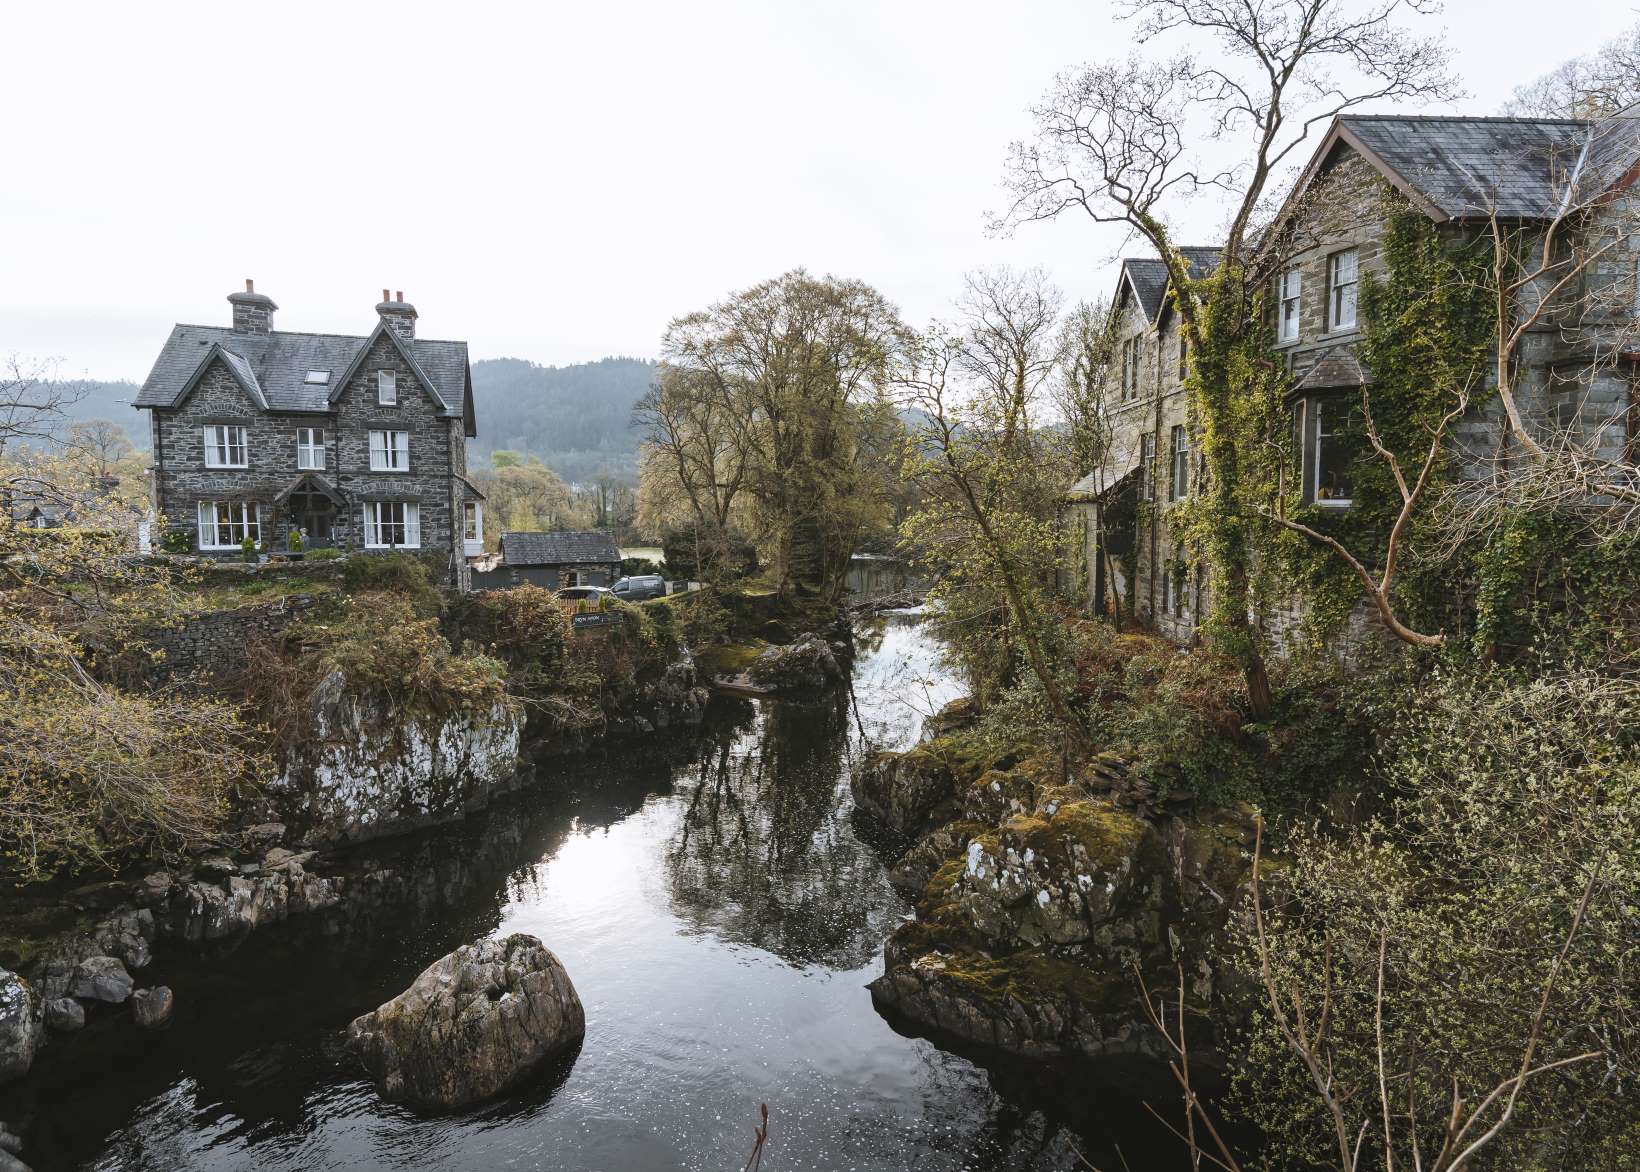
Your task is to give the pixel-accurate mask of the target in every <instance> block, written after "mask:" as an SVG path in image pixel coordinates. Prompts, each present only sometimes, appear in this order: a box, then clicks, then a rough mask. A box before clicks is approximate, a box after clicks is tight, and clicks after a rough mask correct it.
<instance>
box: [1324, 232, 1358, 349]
mask: <svg viewBox="0 0 1640 1172" xmlns="http://www.w3.org/2000/svg"><path fill="white" fill-rule="evenodd" d="M1360 279H1361V254H1360V252H1359V251H1358V250H1356V249H1354V248H1347V249H1345V250H1344V251H1343V252H1335V253H1333V254H1332V255H1331V256H1329V257H1328V258H1327V328H1328V329H1329V330H1353V329H1354V328H1355V299H1356V294H1357V292H1358V291H1359V288H1360Z"/></svg>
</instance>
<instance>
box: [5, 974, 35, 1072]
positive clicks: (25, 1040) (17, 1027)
mask: <svg viewBox="0 0 1640 1172" xmlns="http://www.w3.org/2000/svg"><path fill="white" fill-rule="evenodd" d="M44 1034H45V1026H44V1021H43V1015H42V1012H41V1007H40V995H39V993H38V991H37V990H36V989H35V988H34V987H33V985H32V984H30V982H28V981H25V980H24V979H23V978H22V977H20V976H18V975H17V974H16V973H14V972H10V971H8V970H6V969H0V1083H4V1082H10V1081H11V1080H12V1079H14V1078H21V1077H23V1075H25V1074H27V1073H28V1069H29V1067H30V1066H32V1065H34V1054H35V1051H36V1050H38V1049H39V1048H40V1045H41V1043H42V1041H43V1040H44Z"/></svg>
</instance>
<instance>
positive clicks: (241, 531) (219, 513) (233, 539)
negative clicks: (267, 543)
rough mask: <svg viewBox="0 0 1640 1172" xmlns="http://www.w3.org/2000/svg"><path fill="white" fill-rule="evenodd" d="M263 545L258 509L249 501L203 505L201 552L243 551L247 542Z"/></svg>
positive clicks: (200, 519)
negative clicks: (241, 548)
mask: <svg viewBox="0 0 1640 1172" xmlns="http://www.w3.org/2000/svg"><path fill="white" fill-rule="evenodd" d="M247 537H249V538H250V539H251V540H252V541H254V542H257V543H258V544H260V543H261V541H262V524H261V521H260V520H259V519H258V518H257V514H256V505H255V504H252V503H249V502H247V501H200V502H199V548H200V549H239V548H240V547H241V546H242V545H243V543H244V540H245V538H247Z"/></svg>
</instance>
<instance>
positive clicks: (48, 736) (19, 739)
mask: <svg viewBox="0 0 1640 1172" xmlns="http://www.w3.org/2000/svg"><path fill="white" fill-rule="evenodd" d="M76 657H77V651H76V649H75V647H74V645H73V644H72V642H71V641H69V640H66V639H63V638H62V637H60V636H57V635H55V634H53V633H51V632H49V631H47V630H45V629H43V628H38V627H33V626H31V625H30V624H28V623H26V622H22V621H18V620H16V619H14V618H5V619H0V686H3V687H4V689H5V691H6V693H7V697H6V702H5V703H4V704H0V744H4V745H5V751H4V752H3V753H0V870H3V871H5V872H8V873H9V874H10V876H11V877H12V878H14V879H16V880H19V881H31V880H39V879H45V878H49V877H50V876H51V875H52V874H54V873H55V872H56V871H58V870H59V869H62V868H65V867H66V868H69V869H71V870H73V869H79V868H82V867H85V866H89V865H93V864H101V865H105V866H113V865H116V864H118V863H120V862H122V861H124V860H127V859H131V858H137V857H151V856H159V857H167V856H174V855H180V854H181V853H183V852H184V851H186V850H187V849H188V848H190V847H193V846H196V845H199V844H201V843H205V842H209V841H211V840H212V839H213V838H214V837H215V836H216V835H217V834H218V833H219V832H220V831H221V829H222V828H223V826H224V824H225V822H226V819H227V815H228V809H229V801H230V799H231V798H232V796H233V795H234V794H235V793H236V792H237V791H239V790H241V789H253V788H255V787H256V786H257V785H258V784H260V782H261V781H262V780H264V779H265V777H266V775H267V773H268V771H269V768H270V764H269V761H268V759H267V758H266V756H265V755H263V754H262V753H260V752H259V751H258V750H257V749H256V748H255V747H254V744H253V742H254V738H255V734H256V731H257V730H255V729H253V728H251V727H250V726H249V725H247V724H246V723H245V722H244V721H243V719H242V718H241V716H240V714H239V712H238V710H237V709H236V708H234V707H233V706H232V705H229V704H225V703H223V702H221V701H219V700H217V699H215V698H209V697H197V696H196V697H189V696H184V695H182V694H179V693H175V692H170V691H162V692H151V693H133V692H124V691H120V690H117V689H114V688H109V687H106V686H104V685H102V684H100V683H98V682H96V681H95V680H93V679H92V678H91V677H89V676H88V675H87V674H86V673H85V672H83V671H81V670H78V668H77V664H76V662H75V661H76Z"/></svg>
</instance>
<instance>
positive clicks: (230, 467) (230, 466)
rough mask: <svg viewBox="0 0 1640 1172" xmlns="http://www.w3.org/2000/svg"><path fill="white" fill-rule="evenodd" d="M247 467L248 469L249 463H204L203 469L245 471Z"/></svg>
mask: <svg viewBox="0 0 1640 1172" xmlns="http://www.w3.org/2000/svg"><path fill="white" fill-rule="evenodd" d="M249 469H250V465H249V464H207V465H205V471H207V472H246V471H248V470H249Z"/></svg>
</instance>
